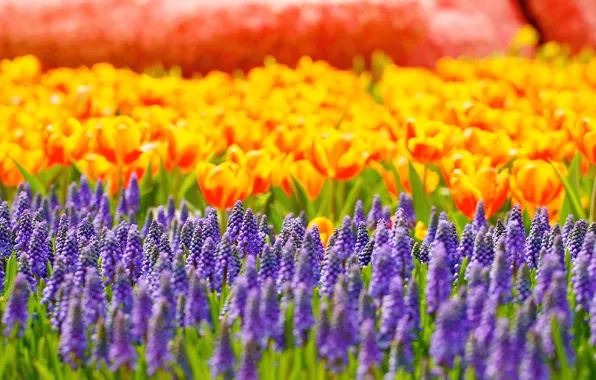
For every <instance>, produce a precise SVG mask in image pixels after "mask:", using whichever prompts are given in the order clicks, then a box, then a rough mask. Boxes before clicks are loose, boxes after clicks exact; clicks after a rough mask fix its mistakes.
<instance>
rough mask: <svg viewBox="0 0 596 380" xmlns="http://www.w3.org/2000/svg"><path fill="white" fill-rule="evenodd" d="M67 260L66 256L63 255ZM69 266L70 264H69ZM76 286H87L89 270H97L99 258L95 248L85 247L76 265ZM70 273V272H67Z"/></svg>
mask: <svg viewBox="0 0 596 380" xmlns="http://www.w3.org/2000/svg"><path fill="white" fill-rule="evenodd" d="M63 257H64V258H65V260H66V255H63ZM67 265H68V264H67ZM74 265H76V273H75V278H76V281H75V283H76V285H77V286H79V287H82V286H84V285H85V282H86V281H85V280H86V277H87V268H96V269H97V256H96V255H95V250H94V248H93V246H91V245H88V246H86V247H83V250H82V251H81V255H80V256H79V258H78V260H77V262H76V264H73V266H74ZM67 273H68V272H67Z"/></svg>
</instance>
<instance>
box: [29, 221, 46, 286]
mask: <svg viewBox="0 0 596 380" xmlns="http://www.w3.org/2000/svg"><path fill="white" fill-rule="evenodd" d="M46 231H47V225H46V223H45V222H41V223H37V224H36V225H35V228H34V229H33V233H32V234H31V241H30V243H29V254H28V256H29V264H30V265H31V272H32V273H33V275H34V276H36V277H37V278H45V277H47V275H48V269H47V268H48V267H47V262H48V256H49V252H48V245H47V243H46V238H47V233H46Z"/></svg>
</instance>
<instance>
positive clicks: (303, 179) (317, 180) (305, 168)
mask: <svg viewBox="0 0 596 380" xmlns="http://www.w3.org/2000/svg"><path fill="white" fill-rule="evenodd" d="M280 169H281V168H280ZM281 170H283V169H281ZM290 173H292V176H293V177H294V178H296V181H298V183H299V184H300V185H302V187H303V188H304V191H306V195H307V196H308V198H309V199H311V200H313V199H316V198H317V196H319V193H320V192H321V189H322V188H323V185H325V177H324V176H322V175H321V173H319V172H318V171H317V169H315V167H314V166H313V164H311V163H310V161H308V160H299V161H296V162H294V163H292V165H291V166H290Z"/></svg>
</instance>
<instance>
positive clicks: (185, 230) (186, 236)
mask: <svg viewBox="0 0 596 380" xmlns="http://www.w3.org/2000/svg"><path fill="white" fill-rule="evenodd" d="M194 229H195V225H194V222H193V221H192V220H187V221H185V222H184V224H183V225H182V228H181V229H180V246H181V248H186V250H187V251H188V252H189V254H190V245H191V242H192V237H193V234H194ZM199 231H200V230H199Z"/></svg>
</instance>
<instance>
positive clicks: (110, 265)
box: [100, 230, 122, 285]
mask: <svg viewBox="0 0 596 380" xmlns="http://www.w3.org/2000/svg"><path fill="white" fill-rule="evenodd" d="M121 256H122V251H121V250H120V246H119V244H118V240H116V236H115V235H114V232H112V231H111V230H107V231H106V234H105V236H104V238H103V243H102V246H101V252H100V257H101V275H102V276H103V277H105V280H104V281H105V284H106V285H108V284H111V283H112V281H113V280H114V271H115V269H116V265H117V264H118V263H119V262H120V261H121Z"/></svg>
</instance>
